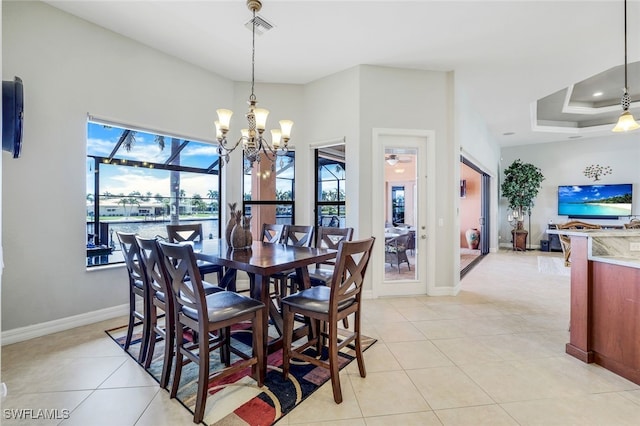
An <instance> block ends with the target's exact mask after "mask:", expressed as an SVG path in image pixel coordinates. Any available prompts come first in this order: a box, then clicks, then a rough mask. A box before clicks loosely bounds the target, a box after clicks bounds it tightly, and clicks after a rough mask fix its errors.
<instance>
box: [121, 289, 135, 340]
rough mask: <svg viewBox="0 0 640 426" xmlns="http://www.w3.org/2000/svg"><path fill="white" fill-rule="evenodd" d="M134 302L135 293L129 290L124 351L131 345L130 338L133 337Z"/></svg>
mask: <svg viewBox="0 0 640 426" xmlns="http://www.w3.org/2000/svg"><path fill="white" fill-rule="evenodd" d="M135 304H136V295H135V294H134V293H133V292H129V306H130V308H129V325H128V326H127V337H126V338H125V340H124V350H125V351H126V350H127V349H129V346H131V338H132V337H133V327H135V324H136V317H135V315H134V314H133V312H134V307H135Z"/></svg>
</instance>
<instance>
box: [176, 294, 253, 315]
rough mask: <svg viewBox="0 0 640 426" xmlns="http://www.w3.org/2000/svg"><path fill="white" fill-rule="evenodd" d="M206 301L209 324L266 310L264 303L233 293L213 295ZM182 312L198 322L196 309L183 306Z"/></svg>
mask: <svg viewBox="0 0 640 426" xmlns="http://www.w3.org/2000/svg"><path fill="white" fill-rule="evenodd" d="M205 300H206V303H207V317H208V319H209V322H219V321H225V320H228V319H230V318H234V317H236V316H239V315H244V314H248V313H251V312H254V311H258V310H260V309H262V308H264V304H263V303H262V302H259V301H257V300H255V299H252V298H251V297H247V296H244V295H242V294H238V293H235V292H233V291H220V292H217V293H213V294H210V295H208V296H207V297H206V299H205ZM182 312H183V313H184V314H185V315H186V316H188V317H189V318H191V319H194V320H196V321H197V320H198V313H197V312H196V310H195V309H191V308H189V307H187V306H183V307H182Z"/></svg>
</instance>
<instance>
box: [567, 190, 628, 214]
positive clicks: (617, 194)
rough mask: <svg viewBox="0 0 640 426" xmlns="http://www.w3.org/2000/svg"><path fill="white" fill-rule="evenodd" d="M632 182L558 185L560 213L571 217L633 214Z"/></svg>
mask: <svg viewBox="0 0 640 426" xmlns="http://www.w3.org/2000/svg"><path fill="white" fill-rule="evenodd" d="M632 194H633V186H632V184H630V183H629V184H617V185H566V186H559V187H558V215H560V216H564V215H566V216H569V217H592V218H598V217H602V218H604V217H609V218H617V217H618V216H631V204H632V200H631V197H632Z"/></svg>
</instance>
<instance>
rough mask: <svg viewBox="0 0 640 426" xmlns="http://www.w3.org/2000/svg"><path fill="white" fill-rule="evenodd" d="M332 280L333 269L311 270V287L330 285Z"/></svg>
mask: <svg viewBox="0 0 640 426" xmlns="http://www.w3.org/2000/svg"><path fill="white" fill-rule="evenodd" d="M332 279H333V269H322V268H315V269H311V270H309V281H311V287H316V286H319V285H325V286H326V285H329V284H330V283H331V280H332Z"/></svg>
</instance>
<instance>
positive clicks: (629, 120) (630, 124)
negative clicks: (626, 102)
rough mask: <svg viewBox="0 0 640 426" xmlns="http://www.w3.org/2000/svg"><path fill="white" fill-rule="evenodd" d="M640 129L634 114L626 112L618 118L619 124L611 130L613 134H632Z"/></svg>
mask: <svg viewBox="0 0 640 426" xmlns="http://www.w3.org/2000/svg"><path fill="white" fill-rule="evenodd" d="M636 129H640V124H638V122H637V121H636V120H635V118H633V114H631V113H630V112H629V111H625V112H623V113H622V115H620V118H618V123H617V124H616V126H615V127H614V128H613V129H611V131H612V132H630V131H631V130H636Z"/></svg>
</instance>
